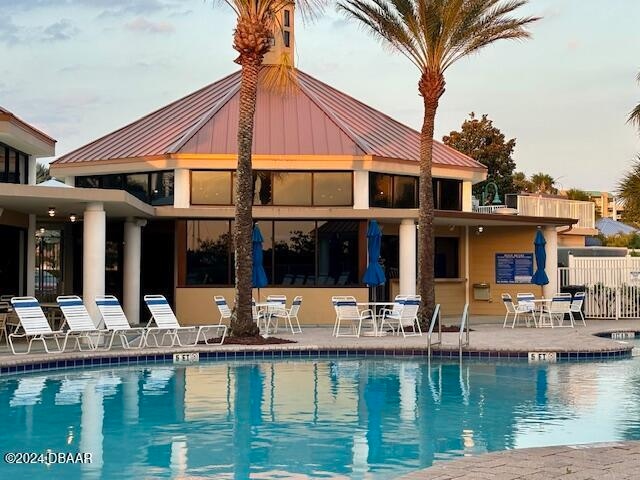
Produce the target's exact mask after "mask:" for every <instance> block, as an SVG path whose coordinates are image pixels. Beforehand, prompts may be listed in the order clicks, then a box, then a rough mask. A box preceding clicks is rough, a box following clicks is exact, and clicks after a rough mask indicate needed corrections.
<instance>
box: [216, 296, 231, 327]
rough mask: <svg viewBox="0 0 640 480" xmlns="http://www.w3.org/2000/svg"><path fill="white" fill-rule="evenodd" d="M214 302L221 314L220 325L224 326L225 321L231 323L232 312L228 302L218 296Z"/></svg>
mask: <svg viewBox="0 0 640 480" xmlns="http://www.w3.org/2000/svg"><path fill="white" fill-rule="evenodd" d="M213 301H214V302H216V306H217V307H218V311H219V312H220V322H219V323H220V325H222V321H223V320H229V321H231V315H232V312H231V309H230V308H229V305H228V304H227V300H226V299H225V298H224V297H223V296H222V295H216V296H214V297H213Z"/></svg>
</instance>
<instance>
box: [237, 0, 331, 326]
mask: <svg viewBox="0 0 640 480" xmlns="http://www.w3.org/2000/svg"><path fill="white" fill-rule="evenodd" d="M320 1H321V0H299V1H298V2H296V4H297V6H298V7H299V8H301V9H302V10H303V12H304V11H305V10H307V11H310V12H311V11H313V10H316V9H317V8H318V7H319V6H320V5H321V3H320ZM225 3H226V4H227V5H229V7H231V9H232V10H233V11H234V13H235V14H236V16H237V20H236V28H235V30H234V33H233V48H234V49H235V50H236V51H237V52H238V57H237V58H236V59H235V62H236V63H237V64H238V65H240V68H241V74H240V100H239V116H238V165H237V169H236V188H235V192H236V194H235V220H236V221H235V229H234V244H235V274H236V275H235V278H236V285H235V287H236V289H235V290H236V294H235V306H234V310H233V316H232V319H231V334H232V335H234V336H252V335H257V334H258V328H257V326H256V325H255V323H254V322H253V319H252V315H251V292H252V276H251V272H252V268H253V257H252V243H251V239H252V234H253V215H252V207H253V173H252V167H251V147H252V145H253V122H254V115H255V111H256V97H257V94H258V74H259V72H260V68H261V66H262V60H263V58H264V56H265V54H266V53H267V52H268V51H269V50H270V48H271V42H272V39H273V38H274V37H273V31H274V28H276V27H278V20H277V17H278V15H279V14H280V12H281V11H282V10H283V9H284V8H285V7H287V6H289V5H292V4H293V2H292V0H252V1H247V0H225ZM281 78H288V76H286V75H285V76H283V77H281Z"/></svg>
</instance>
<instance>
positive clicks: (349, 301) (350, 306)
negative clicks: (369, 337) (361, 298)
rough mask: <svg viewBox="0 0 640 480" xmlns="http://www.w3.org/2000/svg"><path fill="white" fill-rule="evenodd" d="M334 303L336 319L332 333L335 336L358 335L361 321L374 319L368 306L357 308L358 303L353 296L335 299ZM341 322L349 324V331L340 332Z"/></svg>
mask: <svg viewBox="0 0 640 480" xmlns="http://www.w3.org/2000/svg"><path fill="white" fill-rule="evenodd" d="M335 305H336V313H337V319H336V326H335V330H334V335H335V336H336V337H359V336H360V330H362V321H363V320H373V321H375V314H374V313H373V310H371V309H370V308H369V309H366V310H362V311H360V310H358V305H357V302H356V299H355V297H344V298H342V299H339V300H337V301H336V303H335ZM343 322H347V323H349V324H350V327H351V333H341V331H340V327H341V326H342V323H343Z"/></svg>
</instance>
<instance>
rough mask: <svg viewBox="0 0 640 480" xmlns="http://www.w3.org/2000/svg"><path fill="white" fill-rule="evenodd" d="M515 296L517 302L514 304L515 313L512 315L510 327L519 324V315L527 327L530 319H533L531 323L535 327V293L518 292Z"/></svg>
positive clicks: (536, 322)
mask: <svg viewBox="0 0 640 480" xmlns="http://www.w3.org/2000/svg"><path fill="white" fill-rule="evenodd" d="M516 298H517V299H518V303H517V305H515V310H516V313H515V315H514V316H513V323H512V324H511V328H514V327H515V326H516V325H518V324H519V320H520V318H521V317H524V319H525V324H526V325H527V327H528V326H529V321H530V320H533V325H534V326H536V327H537V326H538V321H537V318H536V302H535V299H536V297H535V295H534V294H533V293H519V294H518V295H517V297H516Z"/></svg>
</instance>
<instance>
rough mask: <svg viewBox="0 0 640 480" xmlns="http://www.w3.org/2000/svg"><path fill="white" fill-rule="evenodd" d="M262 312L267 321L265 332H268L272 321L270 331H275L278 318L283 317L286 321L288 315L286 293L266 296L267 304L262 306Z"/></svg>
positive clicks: (276, 330)
mask: <svg viewBox="0 0 640 480" xmlns="http://www.w3.org/2000/svg"><path fill="white" fill-rule="evenodd" d="M262 314H263V315H264V317H265V319H266V322H267V327H266V328H267V330H266V332H267V333H269V330H270V328H271V324H272V323H273V330H272V332H273V333H277V332H278V320H279V319H280V318H283V319H284V320H285V323H286V320H287V317H288V311H287V297H286V295H269V296H268V297H267V306H266V307H264V310H263V311H262Z"/></svg>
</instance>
